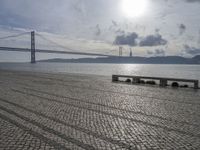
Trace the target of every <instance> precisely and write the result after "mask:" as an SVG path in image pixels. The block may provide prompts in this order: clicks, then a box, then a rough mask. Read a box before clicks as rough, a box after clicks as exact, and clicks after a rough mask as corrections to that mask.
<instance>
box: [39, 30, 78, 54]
mask: <svg viewBox="0 0 200 150" xmlns="http://www.w3.org/2000/svg"><path fill="white" fill-rule="evenodd" d="M36 35H37V36H39V37H40V38H42V39H43V40H46V41H48V42H50V43H52V44H54V45H56V46H58V47H60V48H63V49H67V50H71V51H77V50H75V49H72V48H69V47H67V46H64V45H61V44H58V43H57V42H55V41H53V40H50V39H48V38H46V37H45V36H43V35H41V34H39V33H36Z"/></svg>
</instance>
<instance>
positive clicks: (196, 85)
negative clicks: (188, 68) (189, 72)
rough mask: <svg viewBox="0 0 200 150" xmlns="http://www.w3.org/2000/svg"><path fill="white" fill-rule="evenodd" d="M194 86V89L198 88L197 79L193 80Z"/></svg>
mask: <svg viewBox="0 0 200 150" xmlns="http://www.w3.org/2000/svg"><path fill="white" fill-rule="evenodd" d="M194 88H195V89H198V88H199V81H195V82H194Z"/></svg>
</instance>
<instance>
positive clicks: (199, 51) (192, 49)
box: [184, 45, 200, 55]
mask: <svg viewBox="0 0 200 150" xmlns="http://www.w3.org/2000/svg"><path fill="white" fill-rule="evenodd" d="M184 51H185V52H186V53H187V54H190V55H198V54H200V48H196V47H191V46H189V45H184Z"/></svg>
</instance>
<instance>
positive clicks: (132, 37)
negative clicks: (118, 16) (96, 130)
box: [114, 32, 138, 46]
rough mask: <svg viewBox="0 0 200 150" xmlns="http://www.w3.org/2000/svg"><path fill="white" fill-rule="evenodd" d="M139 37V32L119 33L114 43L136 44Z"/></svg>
mask: <svg viewBox="0 0 200 150" xmlns="http://www.w3.org/2000/svg"><path fill="white" fill-rule="evenodd" d="M137 38H138V34H137V33H135V32H133V33H130V34H128V35H125V34H123V35H119V36H117V37H116V38H115V41H114V44H116V45H129V46H136V45H137V41H136V39H137Z"/></svg>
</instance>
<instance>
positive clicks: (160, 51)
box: [147, 49, 165, 56]
mask: <svg viewBox="0 0 200 150" xmlns="http://www.w3.org/2000/svg"><path fill="white" fill-rule="evenodd" d="M147 54H148V55H153V56H165V51H164V50H163V49H156V50H154V51H149V50H148V51H147Z"/></svg>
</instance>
